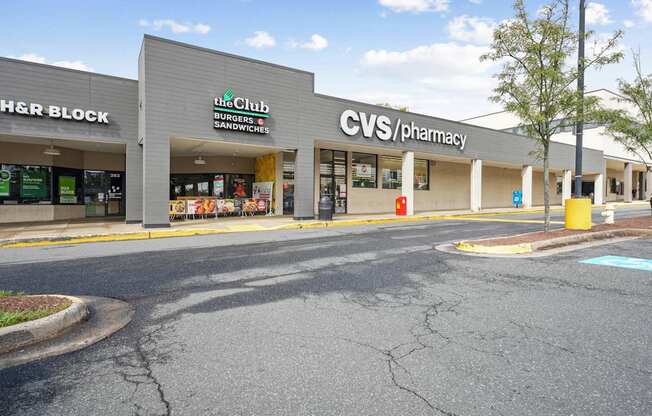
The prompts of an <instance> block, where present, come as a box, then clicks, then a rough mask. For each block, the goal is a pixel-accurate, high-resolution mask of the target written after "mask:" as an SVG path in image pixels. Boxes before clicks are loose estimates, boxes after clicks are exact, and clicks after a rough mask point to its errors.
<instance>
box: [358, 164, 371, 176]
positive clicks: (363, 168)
mask: <svg viewBox="0 0 652 416" xmlns="http://www.w3.org/2000/svg"><path fill="white" fill-rule="evenodd" d="M355 173H356V176H357V177H358V178H371V165H370V164H367V163H358V164H356V165H355Z"/></svg>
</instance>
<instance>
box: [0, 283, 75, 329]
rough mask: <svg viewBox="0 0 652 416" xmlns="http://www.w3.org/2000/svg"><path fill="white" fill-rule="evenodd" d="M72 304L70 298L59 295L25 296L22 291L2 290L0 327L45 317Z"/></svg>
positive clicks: (0, 294) (0, 292)
mask: <svg viewBox="0 0 652 416" xmlns="http://www.w3.org/2000/svg"><path fill="white" fill-rule="evenodd" d="M71 304H72V301H70V299H66V298H63V297H59V296H54V297H53V296H48V295H37V296H25V294H24V293H22V292H14V291H12V290H0V328H3V327H7V326H11V325H16V324H19V323H22V322H27V321H33V320H35V319H40V318H44V317H46V316H48V315H52V314H54V313H57V312H60V311H62V310H64V309H66V308H68V307H69V306H70V305H71Z"/></svg>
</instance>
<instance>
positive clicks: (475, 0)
mask: <svg viewBox="0 0 652 416" xmlns="http://www.w3.org/2000/svg"><path fill="white" fill-rule="evenodd" d="M469 3H473V4H482V0H469Z"/></svg>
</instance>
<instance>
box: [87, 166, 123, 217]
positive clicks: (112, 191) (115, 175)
mask: <svg viewBox="0 0 652 416" xmlns="http://www.w3.org/2000/svg"><path fill="white" fill-rule="evenodd" d="M122 188H123V173H121V172H106V171H103V170H87V171H85V172H84V203H85V205H86V216H87V217H105V216H111V215H114V216H115V215H123V214H124V203H123V201H124V199H123V192H122Z"/></svg>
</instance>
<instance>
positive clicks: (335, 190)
mask: <svg viewBox="0 0 652 416" xmlns="http://www.w3.org/2000/svg"><path fill="white" fill-rule="evenodd" d="M346 173H347V172H346V152H344V151H341V150H324V149H322V150H320V151H319V195H320V198H321V197H322V196H324V195H327V196H328V197H330V199H331V201H333V209H334V212H335V213H336V214H345V213H346V199H347V189H346Z"/></svg>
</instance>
